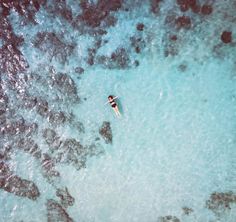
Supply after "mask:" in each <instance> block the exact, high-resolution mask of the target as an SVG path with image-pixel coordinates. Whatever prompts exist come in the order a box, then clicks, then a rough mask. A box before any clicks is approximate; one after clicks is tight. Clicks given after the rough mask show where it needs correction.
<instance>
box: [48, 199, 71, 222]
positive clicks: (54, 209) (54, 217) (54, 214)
mask: <svg viewBox="0 0 236 222" xmlns="http://www.w3.org/2000/svg"><path fill="white" fill-rule="evenodd" d="M46 206H47V218H48V222H56V221H58V222H59V221H60V222H73V219H72V218H71V217H70V216H69V214H68V213H67V212H66V210H65V209H64V208H63V207H62V206H61V205H60V204H59V203H57V202H56V201H55V200H52V199H51V200H48V201H47V204H46Z"/></svg>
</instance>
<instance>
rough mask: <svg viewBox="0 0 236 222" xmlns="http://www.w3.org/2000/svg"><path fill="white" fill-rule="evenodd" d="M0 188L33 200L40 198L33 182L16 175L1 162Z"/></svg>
mask: <svg viewBox="0 0 236 222" xmlns="http://www.w3.org/2000/svg"><path fill="white" fill-rule="evenodd" d="M0 188H1V189H4V190H5V191H7V192H9V193H13V194H15V195H16V196H21V197H27V198H29V199H31V200H36V199H37V198H38V197H39V196H40V193H39V190H38V187H37V186H36V185H35V184H34V183H33V182H32V181H29V180H25V179H22V178H20V177H18V176H16V175H14V174H13V173H12V172H11V171H10V169H9V167H8V166H7V164H5V163H4V162H0Z"/></svg>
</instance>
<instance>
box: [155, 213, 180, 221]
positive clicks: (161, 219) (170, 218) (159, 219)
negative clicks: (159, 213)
mask: <svg viewBox="0 0 236 222" xmlns="http://www.w3.org/2000/svg"><path fill="white" fill-rule="evenodd" d="M158 222H180V219H179V218H177V217H176V216H171V215H169V216H165V217H159V218H158Z"/></svg>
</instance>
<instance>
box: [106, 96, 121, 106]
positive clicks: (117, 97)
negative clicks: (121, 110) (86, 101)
mask: <svg viewBox="0 0 236 222" xmlns="http://www.w3.org/2000/svg"><path fill="white" fill-rule="evenodd" d="M117 98H118V96H115V97H114V98H113V99H117ZM107 103H109V100H108V101H107V102H105V103H104V105H106V104H107Z"/></svg>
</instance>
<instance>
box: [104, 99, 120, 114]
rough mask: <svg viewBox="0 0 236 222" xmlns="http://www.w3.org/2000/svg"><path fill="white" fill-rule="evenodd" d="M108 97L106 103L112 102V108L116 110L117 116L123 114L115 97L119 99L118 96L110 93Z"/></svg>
mask: <svg viewBox="0 0 236 222" xmlns="http://www.w3.org/2000/svg"><path fill="white" fill-rule="evenodd" d="M107 98H108V102H106V103H110V105H111V107H112V109H113V110H114V111H115V114H116V115H117V116H121V114H120V111H119V109H118V106H117V104H116V102H115V99H117V98H118V97H117V96H115V97H113V96H112V95H110V96H108V97H107Z"/></svg>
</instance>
